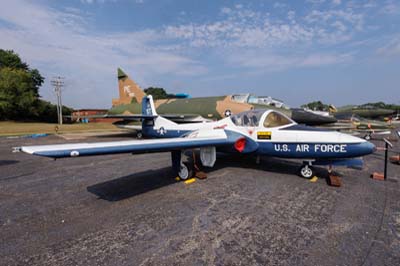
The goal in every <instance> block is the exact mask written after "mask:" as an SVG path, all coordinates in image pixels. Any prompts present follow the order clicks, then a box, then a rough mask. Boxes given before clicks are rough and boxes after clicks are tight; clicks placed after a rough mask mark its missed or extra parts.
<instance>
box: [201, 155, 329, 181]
mask: <svg viewBox="0 0 400 266" xmlns="http://www.w3.org/2000/svg"><path fill="white" fill-rule="evenodd" d="M300 166H302V161H301V160H299V161H294V160H292V161H291V160H285V159H282V158H274V157H261V160H260V163H259V164H257V163H256V157H253V156H250V157H249V156H246V155H243V156H241V155H233V156H232V155H220V156H218V159H217V163H216V165H215V166H214V167H213V168H206V167H204V168H202V170H203V171H204V172H212V171H215V170H216V169H222V168H225V167H240V168H251V169H259V170H262V171H266V172H273V173H279V174H288V175H294V177H298V178H301V177H299V176H298V173H299V169H300ZM314 169H315V171H316V175H317V176H320V177H322V178H325V177H326V175H327V174H326V169H325V168H324V167H318V166H315V167H314Z"/></svg>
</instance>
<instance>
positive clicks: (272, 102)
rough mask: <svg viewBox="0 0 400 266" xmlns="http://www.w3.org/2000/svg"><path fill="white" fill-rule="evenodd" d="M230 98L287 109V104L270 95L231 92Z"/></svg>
mask: <svg viewBox="0 0 400 266" xmlns="http://www.w3.org/2000/svg"><path fill="white" fill-rule="evenodd" d="M231 100H232V101H234V102H238V103H249V104H259V105H269V106H275V107H278V108H285V109H289V106H287V105H286V104H285V103H283V102H282V101H280V100H277V99H274V98H272V97H271V96H256V95H254V94H250V93H244V94H233V95H232V96H231Z"/></svg>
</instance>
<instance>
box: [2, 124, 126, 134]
mask: <svg viewBox="0 0 400 266" xmlns="http://www.w3.org/2000/svg"><path fill="white" fill-rule="evenodd" d="M56 126H58V128H59V129H58V133H59V134H62V133H71V132H96V131H121V130H120V129H118V128H117V127H115V126H114V125H113V124H110V123H88V124H63V125H61V126H60V125H57V124H50V123H30V122H26V123H25V122H13V121H6V122H0V136H15V135H28V134H38V133H48V134H55V133H56V131H55V127H56Z"/></svg>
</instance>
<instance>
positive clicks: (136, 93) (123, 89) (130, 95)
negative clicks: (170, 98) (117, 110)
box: [112, 68, 146, 106]
mask: <svg viewBox="0 0 400 266" xmlns="http://www.w3.org/2000/svg"><path fill="white" fill-rule="evenodd" d="M118 89H119V99H113V101H112V105H113V106H117V105H121V104H129V103H132V102H137V103H141V102H142V99H143V97H144V96H145V95H146V94H145V93H144V92H143V90H142V89H141V88H140V87H139V85H137V84H136V82H135V81H133V80H132V79H131V78H130V77H129V76H128V75H127V74H125V72H124V71H122V69H120V68H118Z"/></svg>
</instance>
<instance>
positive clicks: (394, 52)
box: [377, 36, 400, 57]
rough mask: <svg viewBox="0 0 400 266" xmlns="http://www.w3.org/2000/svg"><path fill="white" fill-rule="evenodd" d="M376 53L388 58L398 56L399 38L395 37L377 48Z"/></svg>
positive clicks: (399, 54)
mask: <svg viewBox="0 0 400 266" xmlns="http://www.w3.org/2000/svg"><path fill="white" fill-rule="evenodd" d="M377 53H378V54H379V55H384V56H388V57H392V56H400V37H399V36H396V37H394V38H393V39H391V40H390V41H389V42H388V43H387V44H385V45H384V46H382V47H380V48H378V49H377Z"/></svg>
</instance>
